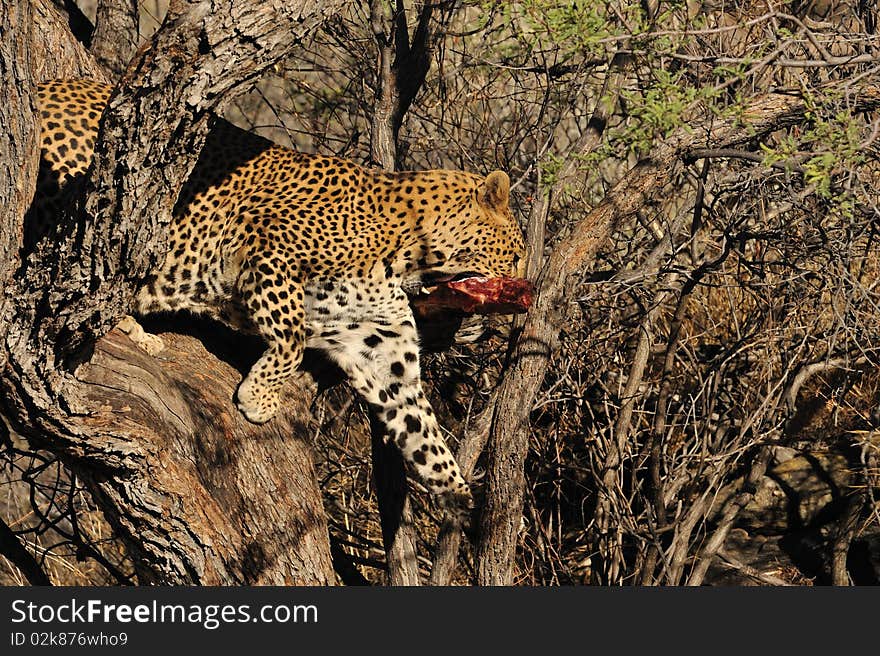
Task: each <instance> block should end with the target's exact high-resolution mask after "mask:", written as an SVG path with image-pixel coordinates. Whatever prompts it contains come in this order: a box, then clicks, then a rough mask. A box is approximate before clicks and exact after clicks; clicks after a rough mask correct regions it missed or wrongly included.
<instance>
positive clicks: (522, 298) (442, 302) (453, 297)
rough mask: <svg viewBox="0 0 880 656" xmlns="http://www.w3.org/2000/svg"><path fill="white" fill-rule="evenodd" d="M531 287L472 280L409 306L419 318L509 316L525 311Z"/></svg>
mask: <svg viewBox="0 0 880 656" xmlns="http://www.w3.org/2000/svg"><path fill="white" fill-rule="evenodd" d="M533 296H534V285H532V283H531V282H530V281H528V280H526V279H525V278H509V277H507V276H502V277H499V278H481V277H478V276H474V277H471V278H464V279H463V280H456V281H450V282H443V283H440V284H439V285H437V286H436V287H435V288H433V290H432V291H431V293H430V294H424V293H423V294H420V295H419V296H417V297H416V298H415V299H414V300H413V304H414V305H415V306H416V309H417V310H419V312H420V313H421V314H424V315H430V314H436V313H437V312H438V311H443V310H458V311H460V312H464V313H466V314H511V313H520V312H525V311H526V310H528V308H529V305H531V303H532V297H533Z"/></svg>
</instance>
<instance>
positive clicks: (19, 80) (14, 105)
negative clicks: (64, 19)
mask: <svg viewBox="0 0 880 656" xmlns="http://www.w3.org/2000/svg"><path fill="white" fill-rule="evenodd" d="M32 20H33V19H32V17H31V6H30V4H29V3H13V4H12V5H11V6H10V7H9V8H8V10H7V11H4V12H3V13H2V14H0V90H2V92H3V94H2V96H0V97H2V98H3V102H2V103H0V153H5V155H4V161H3V165H2V166H0V208H3V215H2V217H0V219H2V221H3V224H4V229H3V230H2V231H0V284H3V283H5V282H6V280H7V278H8V277H9V276H10V275H11V274H12V272H13V271H14V269H15V264H16V261H17V259H18V258H17V251H18V248H19V245H20V244H21V236H22V226H23V224H24V214H25V211H26V210H27V208H28V205H29V204H30V200H31V197H32V196H33V189H34V185H35V184H36V179H37V157H36V153H37V150H38V147H39V141H38V135H37V132H36V130H35V129H34V121H35V119H34V104H33V99H32V94H31V76H30V70H29V68H30V62H31V56H30V54H31V53H30V49H29V47H28V42H29V41H30V39H29V38H28V36H29V34H30V25H31V21H32Z"/></svg>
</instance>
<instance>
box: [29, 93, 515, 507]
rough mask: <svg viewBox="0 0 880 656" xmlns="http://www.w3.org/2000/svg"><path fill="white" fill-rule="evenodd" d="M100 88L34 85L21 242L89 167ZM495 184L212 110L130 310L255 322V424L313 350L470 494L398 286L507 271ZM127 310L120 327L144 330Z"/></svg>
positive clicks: (451, 483) (249, 385) (509, 221)
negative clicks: (333, 148)
mask: <svg viewBox="0 0 880 656" xmlns="http://www.w3.org/2000/svg"><path fill="white" fill-rule="evenodd" d="M109 93H110V89H109V88H108V87H106V86H103V85H101V84H97V83H94V82H90V81H84V80H79V81H65V82H50V83H46V84H44V85H41V86H40V87H39V104H40V111H41V117H42V122H41V125H42V156H43V167H42V169H41V173H40V179H39V187H38V198H39V197H42V198H43V199H44V202H43V204H42V207H43V208H44V211H43V212H42V213H37V215H35V216H32V217H31V219H32V225H31V229H30V234H31V235H34V236H33V237H31V240H32V241H33V240H35V239H37V238H39V236H40V235H41V234H42V233H44V232H45V230H46V227H45V226H46V225H49V224H50V223H51V219H52V214H53V212H52V208H53V204H54V205H58V204H59V203H61V202H63V194H64V190H65V189H66V188H68V185H67V183H68V182H69V181H70V180H72V179H74V178H76V177H77V176H81V175H82V174H83V173H84V172H85V170H86V168H87V167H88V164H89V162H90V160H91V157H92V151H93V148H94V144H95V139H96V136H97V130H98V123H99V120H100V116H101V112H102V111H103V107H104V105H105V103H106V101H107V98H108V96H109ZM508 188H509V181H508V178H507V176H506V175H505V174H504V173H503V172H500V171H496V172H494V173H490V174H489V175H488V176H487V177H485V178H483V177H480V176H477V175H473V174H471V173H465V172H461V171H424V172H402V173H387V172H382V171H378V170H372V169H365V168H362V167H360V166H357V165H356V164H354V163H352V162H350V161H347V160H343V159H338V158H334V157H322V156H315V155H306V154H303V153H298V152H295V151H292V150H290V149H287V148H283V147H281V146H278V145H275V144H273V143H271V142H269V141H267V140H265V139H262V138H260V137H258V136H256V135H253V134H250V133H248V132H245V131H243V130H240V129H238V128H236V127H234V126H232V125H231V124H229V123H226V122H225V121H222V120H219V119H218V120H217V122H216V124H215V126H214V127H213V129H212V131H211V133H210V135H209V137H208V139H207V142H206V144H205V146H204V149H203V151H202V153H201V155H200V158H199V161H198V164H197V165H196V167H195V170H194V171H193V173H192V175H191V177H190V178H189V180H188V181H187V183H186V185H185V186H184V188H183V189H182V191H181V194H180V198H179V200H178V203H177V206H176V208H175V216H174V221H173V224H172V226H171V232H170V245H169V252H168V255H167V257H166V258H165V262H164V264H163V266H162V267H161V268H160V269H159V270H158V271H156V272H155V273H154V275H152V276H151V277H150V278H149V279H148V280H147V281H146V282H145V284H144V285H143V286H142V287H141V289H140V290H139V292H138V295H137V304H136V305H137V306H136V311H137V312H138V313H141V314H145V313H150V312H156V311H168V310H188V311H190V312H195V313H200V314H205V315H208V316H211V317H214V318H216V319H219V320H221V321H223V322H225V323H227V324H228V325H231V326H232V327H234V328H236V329H238V330H242V331H247V332H255V333H257V334H259V335H261V336H262V337H263V338H264V339H265V341H266V342H267V344H268V348H267V349H266V351H265V352H264V353H263V355H262V357H260V359H259V360H258V361H257V362H256V363H255V364H254V365H253V367H252V368H251V370H250V372H249V373H248V375H247V376H246V377H245V378H244V380H243V381H242V383H241V385H240V386H239V388H238V391H237V394H236V397H237V403H238V407H239V408H240V409H241V411H242V412H243V413H244V415H245V416H246V417H247V418H248V419H249V420H250V421H252V422H256V423H262V422H265V421H268V420H269V419H270V418H271V417H272V416H273V415H274V414H275V412H276V411H277V409H278V404H279V390H280V389H281V387H282V386H283V385H284V383H285V382H286V381H287V380H288V379H289V378H290V376H291V375H292V374H293V373H294V371H295V370H296V369H297V367H298V366H299V364H300V361H301V358H302V353H303V349H304V348H305V347H306V346H309V347H314V348H320V349H323V350H324V351H325V352H327V353H328V354H329V355H330V357H331V358H332V359H333V360H335V361H336V362H337V363H338V364H339V366H340V367H341V368H342V369H343V370H344V371H345V372H346V374H347V375H348V377H349V379H350V381H351V384H352V385H353V386H354V388H355V389H356V390H357V391H358V392H359V393H360V394H361V396H362V397H363V398H364V399H366V401H368V402H369V403H370V404H371V405H372V406H373V408H374V409H375V411H376V413H377V414H378V416H379V418H380V419H381V420H382V421H383V422H384V424H385V426H386V428H387V437H388V439H390V440H392V441H393V442H394V443H395V444H396V445H397V446H398V447H399V448H400V450H401V452H402V453H403V455H404V457H405V459H406V460H407V461H408V462H409V463H410V465H411V466H412V468H413V470H414V471H415V473H416V474H417V476H418V477H419V478H420V479H421V481H422V482H423V483H424V484H425V485H426V486H427V487H428V488H429V489H430V490H431V491H433V492H435V493H439V494H442V495H444V498H445V499H446V500H451V501H454V502H455V503H456V505H461V504H464V505H469V504H470V490H469V488H468V485H467V484H466V483H465V481H464V479H463V478H462V476H461V473H460V472H459V468H458V466H457V464H456V463H455V460H454V458H453V456H452V454H451V453H450V451H449V449H448V448H447V447H446V445H445V444H444V441H443V439H442V437H441V434H440V428H439V426H438V423H437V419H436V417H435V415H434V412H433V411H432V409H431V406H430V404H429V403H428V401H427V399H426V398H425V394H424V392H423V390H422V385H421V380H420V369H419V350H418V339H417V334H416V328H415V322H414V320H413V315H412V311H411V309H410V306H409V303H408V299H407V292H408V291H409V292H411V291H413V290H416V289H419V288H420V287H421V286H422V285H423V284H424V283H425V282H426V281H428V280H430V279H437V277H438V276H452V275H455V274H460V273H464V272H474V273H480V274H483V275H487V276H498V275H516V274H517V273H520V272H521V271H520V269H521V266H522V264H521V260H522V258H523V254H524V245H523V240H522V235H521V232H520V230H519V227H518V226H517V224H516V221H515V220H514V218H513V216H512V214H511V212H510V209H509V206H508ZM35 206H36V205H35ZM127 322H128V320H127ZM132 325H134V326H136V324H131V323H126V325H125V326H123V327H126V328H127V329H128V330H131V334H132V336H135V335H143V331H139V332H138V331H137V330H132ZM149 348H150V350H152V351H155V350H157V349H158V348H161V344H159V345H157V344H156V343H155V342H153V343H152V344H151V346H150V347H149Z"/></svg>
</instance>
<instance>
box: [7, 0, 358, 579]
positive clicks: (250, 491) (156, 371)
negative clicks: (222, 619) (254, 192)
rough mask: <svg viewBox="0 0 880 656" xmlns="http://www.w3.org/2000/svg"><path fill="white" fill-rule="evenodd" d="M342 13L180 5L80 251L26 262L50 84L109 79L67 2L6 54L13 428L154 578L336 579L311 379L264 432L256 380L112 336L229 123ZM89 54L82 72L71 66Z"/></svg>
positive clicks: (110, 139) (83, 231)
mask: <svg viewBox="0 0 880 656" xmlns="http://www.w3.org/2000/svg"><path fill="white" fill-rule="evenodd" d="M341 4H342V3H341V2H323V3H319V2H306V1H299V2H282V1H281V0H273V1H267V2H262V3H251V2H247V1H246V0H231V1H230V2H226V3H223V5H222V7H219V8H218V7H217V6H216V3H210V2H198V1H195V0H190V1H186V0H180V1H177V2H172V5H171V7H170V9H169V13H168V18H167V19H166V21H165V23H164V24H163V26H162V27H161V28H160V30H159V31H158V32H157V34H156V36H155V38H154V40H153V41H152V45H151V47H150V48H144V49H142V50H140V51H139V53H138V55H137V56H136V57H135V60H134V61H133V62H132V63H131V65H130V66H129V68H128V72H127V75H126V77H125V78H124V79H123V80H122V82H121V84H120V85H119V86H118V87H117V88H116V90H115V91H114V94H113V95H112V96H111V99H110V101H109V104H108V109H107V112H106V113H105V116H104V119H103V122H102V129H101V132H100V135H99V139H98V144H96V149H95V150H96V157H95V161H94V162H93V165H92V168H91V169H90V170H89V173H88V174H87V177H86V179H85V180H83V182H82V188H81V189H80V195H79V198H78V199H77V202H76V203H75V206H74V207H72V208H71V210H70V212H69V214H68V215H67V216H66V217H63V218H62V219H61V220H62V228H63V237H61V238H60V239H58V240H57V241H54V242H52V243H49V242H48V241H44V242H43V243H41V244H40V245H39V246H38V247H37V249H36V251H35V252H34V253H31V254H30V255H29V256H28V259H27V261H26V266H24V267H21V268H20V267H19V265H20V264H21V262H20V260H19V257H18V252H17V249H18V247H19V246H20V244H21V225H22V216H23V213H24V209H25V205H26V200H23V199H26V197H27V195H28V194H30V193H32V191H33V183H34V171H35V168H36V162H37V157H38V149H37V148H36V143H37V142H36V134H35V132H36V127H35V124H34V120H33V111H32V107H33V105H32V103H33V94H32V87H33V85H34V84H35V83H36V82H38V81H40V80H42V79H46V78H48V77H56V76H63V77H71V76H76V74H79V75H88V76H92V77H97V78H99V79H100V78H101V73H100V70H99V67H98V66H97V65H96V64H95V63H94V62H93V61H91V63H90V58H89V57H88V55H87V54H86V53H85V52H84V51H82V48H81V47H80V46H78V45H76V44H75V41H74V40H73V38H72V37H71V36H70V35H69V32H68V30H67V28H66V26H65V25H64V23H63V22H60V21H59V20H58V19H59V14H58V12H57V10H56V9H55V8H54V7H52V6H51V5H49V3H48V2H47V0H37V1H36V2H35V3H34V4H33V7H32V11H33V13H34V16H35V18H34V21H33V30H29V29H27V25H28V24H29V21H28V13H29V8H30V7H31V4H30V2H28V1H27V0H14V1H13V2H11V3H9V10H8V11H6V12H4V15H3V17H2V18H0V20H2V22H0V28H2V30H3V33H4V35H5V34H10V35H11V37H12V38H10V39H5V38H4V39H3V40H2V42H0V71H3V72H4V73H5V72H6V71H10V72H11V73H12V74H10V75H5V74H4V75H3V76H2V78H0V96H2V97H3V98H4V99H6V98H9V99H12V101H11V102H7V103H6V105H7V106H11V104H12V102H14V103H18V111H17V114H15V115H12V114H8V113H3V114H0V121H2V123H0V139H3V140H4V141H3V142H2V143H0V153H3V155H2V157H3V158H4V162H3V166H2V167H0V170H3V171H4V173H3V175H6V176H8V177H6V178H0V198H2V200H4V201H5V200H6V199H7V198H9V199H11V200H12V201H13V202H10V203H6V202H4V203H3V207H4V213H5V214H6V216H4V217H3V218H4V219H5V220H4V221H3V223H2V225H0V248H2V249H3V251H2V255H4V256H9V257H4V259H3V267H4V268H3V270H2V271H3V273H4V276H3V277H2V278H0V282H2V283H3V285H4V289H3V291H4V294H3V298H2V301H0V366H2V371H3V376H2V379H0V414H2V415H3V417H4V419H5V420H6V421H7V422H8V423H9V424H10V425H11V427H12V428H13V429H14V430H15V431H17V432H18V433H20V434H22V435H23V436H25V437H27V438H28V439H29V440H30V441H31V443H32V444H33V445H35V446H37V447H39V448H44V449H47V450H49V451H51V452H53V453H54V454H56V455H57V456H59V457H60V458H61V459H62V460H63V461H64V462H65V463H66V464H67V465H68V466H69V467H70V468H71V469H72V470H73V471H74V472H75V473H76V474H77V476H78V477H79V478H80V479H81V480H83V481H84V482H85V484H86V485H87V486H88V487H89V488H90V489H91V491H92V493H93V494H94V497H95V499H96V501H97V503H98V504H99V505H100V507H101V508H102V509H103V510H104V512H105V514H106V515H107V517H108V519H109V520H110V522H111V523H112V524H113V525H114V526H115V527H116V529H117V530H118V531H119V534H120V536H121V537H122V538H123V540H124V541H125V543H126V544H127V546H128V548H129V551H130V553H131V554H132V555H133V556H134V562H135V563H136V565H137V569H138V574H139V577H140V580H141V581H142V582H150V583H201V584H221V583H297V584H307V583H312V584H326V583H330V582H332V581H333V572H332V567H331V560H330V549H329V543H328V539H327V527H326V523H325V519H324V514H323V508H322V504H321V496H320V491H319V489H318V486H317V483H316V481H315V476H314V472H313V469H312V464H311V458H310V454H309V449H308V447H307V446H306V444H305V443H304V442H303V441H302V436H303V435H305V433H306V430H305V429H306V426H305V422H306V421H308V417H309V413H308V408H307V407H306V404H305V402H304V399H307V398H310V393H307V391H306V388H305V387H304V385H303V384H302V383H300V384H299V385H294V386H291V388H290V390H289V393H288V394H287V401H288V403H287V407H286V412H284V414H283V416H279V417H277V418H276V419H274V420H273V421H272V422H270V423H269V424H268V425H266V426H262V427H256V426H253V425H251V424H249V423H247V422H246V421H245V420H244V419H243V418H242V417H241V416H240V415H239V413H238V412H237V411H236V410H235V408H234V405H233V403H232V398H233V391H234V386H235V384H236V383H237V382H238V380H239V378H240V373H239V372H237V371H235V369H233V367H232V366H230V365H229V364H225V363H223V362H220V361H218V360H217V359H216V358H213V357H211V356H209V355H208V353H207V352H206V351H205V350H204V348H203V347H201V346H200V345H199V343H198V342H197V341H195V340H193V339H191V338H185V337H178V336H172V335H166V336H165V342H166V346H167V350H166V351H164V352H163V353H162V354H161V355H160V356H159V357H158V358H150V357H147V356H146V355H145V354H143V353H141V352H140V351H139V350H137V349H136V348H135V347H134V346H133V345H132V344H131V343H130V342H129V341H128V339H127V338H124V337H123V336H122V335H121V334H120V333H118V332H117V331H114V332H112V333H110V334H109V335H107V336H104V335H105V333H106V332H107V331H108V330H109V329H110V328H111V327H112V326H113V325H114V324H115V323H116V322H117V321H118V320H119V319H120V318H121V317H122V315H124V314H125V313H126V312H127V310H128V307H129V303H130V299H131V297H132V295H133V292H134V290H135V289H136V287H137V285H138V283H139V281H140V280H141V279H142V277H143V276H144V275H145V274H146V273H147V272H149V271H150V270H151V268H153V267H154V266H156V265H157V264H158V263H159V262H160V261H161V259H162V257H163V256H164V250H165V241H166V233H167V225H168V223H169V221H170V217H171V211H172V208H173V204H174V202H175V200H176V196H177V193H178V190H179V188H180V186H181V185H182V183H183V181H184V180H185V178H186V176H187V175H188V174H189V172H190V170H191V169H192V167H193V165H194V164H195V161H196V158H197V156H198V152H199V150H200V148H201V145H202V143H203V142H204V137H205V135H206V134H207V131H208V129H209V127H210V123H211V121H212V120H213V119H212V117H213V112H215V111H218V110H219V109H221V108H222V106H223V104H224V103H225V102H227V101H229V100H230V99H231V98H232V97H233V96H234V95H235V94H236V93H239V92H241V91H242V90H244V89H245V88H246V87H247V85H248V84H250V83H251V82H253V81H254V80H255V79H256V78H257V77H258V76H259V75H260V74H261V73H262V72H263V71H265V70H266V69H267V68H269V67H270V66H272V65H273V64H274V63H275V62H277V61H278V60H279V59H281V58H282V57H284V56H285V55H287V54H289V53H290V52H291V50H292V48H293V45H294V43H295V42H296V40H297V39H298V38H301V37H303V36H305V35H306V34H308V32H309V31H310V30H311V29H313V28H314V27H315V26H317V25H318V24H319V23H320V22H321V21H322V20H323V19H324V18H325V17H326V16H327V15H329V14H330V13H331V12H333V11H334V10H335V9H337V8H338V7H339V6H340V5H341ZM41 21H43V22H42V24H41ZM41 25H42V27H41ZM37 30H39V31H37ZM46 44H60V46H61V47H60V48H59V49H58V50H57V51H56V50H55V47H54V45H53V46H52V47H50V46H47V45H46ZM75 45H76V47H74V46H75ZM77 49H78V50H77ZM71 51H73V52H75V53H76V55H75V56H74V57H73V58H72V61H74V62H75V65H71V63H70V61H57V60H56V59H55V58H59V59H60V58H62V57H65V56H66V54H67V53H69V52H71ZM59 73H65V74H64V75H58V74H59ZM10 111H11V110H10ZM11 272H15V273H14V275H13V276H12V277H11V278H10V277H8V274H9V273H11ZM211 332H212V331H210V330H208V331H202V334H203V336H209V335H210V334H211ZM102 337H103V339H101V338H102ZM99 339H100V341H98V340H99ZM219 350H220V352H221V353H222V348H220V349H219ZM231 351H233V352H235V353H236V355H235V356H229V355H227V356H226V357H227V358H228V359H229V360H230V361H232V362H233V364H235V365H237V366H238V367H239V368H240V369H246V367H247V366H248V364H249V362H252V361H253V359H255V358H256V357H257V352H256V351H255V352H253V353H251V354H250V355H251V359H250V360H249V361H248V362H243V361H241V357H242V356H241V355H238V353H239V352H240V351H241V349H240V347H239V346H238V344H236V345H235V347H234V348H233V349H231ZM245 357H246V356H245ZM290 434H293V435H294V436H299V437H294V438H291V437H290Z"/></svg>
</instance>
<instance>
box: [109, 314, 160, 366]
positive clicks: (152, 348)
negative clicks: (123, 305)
mask: <svg viewBox="0 0 880 656" xmlns="http://www.w3.org/2000/svg"><path fill="white" fill-rule="evenodd" d="M116 327H117V328H119V330H121V331H122V332H124V333H125V334H126V335H128V338H129V339H130V340H131V341H132V342H134V343H135V345H136V346H137V347H138V348H139V349H140V350H142V351H144V352H145V353H148V354H149V355H154V356H155V355H158V354H159V353H161V352H162V350H163V349H164V348H165V343H164V342H163V341H162V338H161V337H159V336H158V335H154V334H152V333H148V332H147V331H145V330H144V328H143V326H141V325H140V324H139V323H138V322H137V320H136V319H135V318H134V317H133V316H131V315H130V314H127V315H125V317H123V319H122V321H120V322H119V323H118V324H117V325H116Z"/></svg>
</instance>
